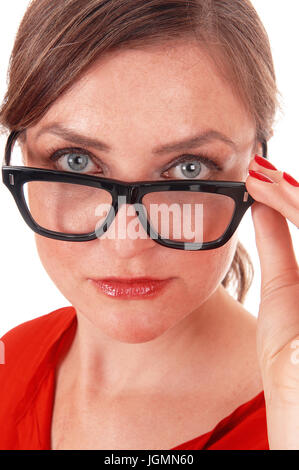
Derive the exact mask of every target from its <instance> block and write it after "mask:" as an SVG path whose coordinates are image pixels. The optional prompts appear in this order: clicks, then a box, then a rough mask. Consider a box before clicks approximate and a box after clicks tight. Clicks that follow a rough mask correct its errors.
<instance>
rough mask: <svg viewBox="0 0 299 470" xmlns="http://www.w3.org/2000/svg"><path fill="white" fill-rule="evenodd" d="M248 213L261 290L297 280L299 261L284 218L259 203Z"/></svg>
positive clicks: (265, 290) (271, 289) (275, 287)
mask: <svg viewBox="0 0 299 470" xmlns="http://www.w3.org/2000/svg"><path fill="white" fill-rule="evenodd" d="M265 184H267V183H265ZM251 213H252V219H253V223H254V228H255V238H256V244H257V249H258V254H259V259H260V268H261V283H262V293H263V294H264V295H266V294H267V295H268V294H269V293H270V291H271V292H272V291H273V290H275V289H277V288H280V287H282V284H283V283H291V282H293V281H295V280H296V281H298V264H297V260H296V256H295V252H294V247H293V243H292V238H291V234H290V230H289V227H288V224H287V221H286V219H285V217H283V215H281V214H280V213H279V212H277V211H276V210H275V209H272V208H270V207H268V206H267V205H264V204H262V203H260V202H255V203H254V204H253V205H252V207H251Z"/></svg>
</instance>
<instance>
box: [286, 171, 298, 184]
mask: <svg viewBox="0 0 299 470" xmlns="http://www.w3.org/2000/svg"><path fill="white" fill-rule="evenodd" d="M282 176H283V177H284V179H285V180H286V181H287V182H288V183H290V184H291V185H292V186H297V187H298V186H299V183H298V181H296V180H295V179H294V178H293V177H292V176H291V175H289V174H288V173H285V172H283V174H282Z"/></svg>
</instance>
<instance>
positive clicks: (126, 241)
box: [99, 203, 158, 258]
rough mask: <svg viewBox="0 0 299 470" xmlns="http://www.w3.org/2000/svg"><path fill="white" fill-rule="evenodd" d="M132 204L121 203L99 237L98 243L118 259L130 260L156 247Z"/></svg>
mask: <svg viewBox="0 0 299 470" xmlns="http://www.w3.org/2000/svg"><path fill="white" fill-rule="evenodd" d="M136 210H138V207H137V208H135V207H134V206H133V205H132V204H126V203H122V204H121V205H120V206H119V209H118V212H117V214H116V216H115V218H114V220H113V222H112V223H111V225H110V226H109V227H108V229H107V231H106V232H105V233H104V234H103V235H102V236H101V237H100V239H99V241H100V243H102V246H103V247H105V249H106V250H107V251H110V253H112V254H113V256H116V257H118V258H131V257H133V256H137V255H138V254H140V253H142V252H143V251H146V250H149V249H151V248H154V247H158V244H157V243H156V242H155V241H154V240H153V239H152V238H150V236H149V235H148V234H147V232H146V230H145V229H144V227H143V225H142V224H141V222H140V220H139V218H138V216H137V214H136Z"/></svg>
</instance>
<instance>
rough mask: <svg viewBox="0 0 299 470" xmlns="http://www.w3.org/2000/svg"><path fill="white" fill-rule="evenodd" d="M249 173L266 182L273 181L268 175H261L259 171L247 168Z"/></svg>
mask: <svg viewBox="0 0 299 470" xmlns="http://www.w3.org/2000/svg"><path fill="white" fill-rule="evenodd" d="M249 174H250V176H252V177H253V178H256V179H258V180H261V181H265V182H266V183H273V181H272V180H271V179H270V178H268V176H266V175H262V174H261V173H258V172H257V171H253V170H249Z"/></svg>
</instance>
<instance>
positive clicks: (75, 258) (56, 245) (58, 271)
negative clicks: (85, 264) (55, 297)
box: [35, 235, 84, 298]
mask: <svg viewBox="0 0 299 470" xmlns="http://www.w3.org/2000/svg"><path fill="white" fill-rule="evenodd" d="M35 241H36V246H37V251H38V254H39V257H40V260H41V262H42V264H43V266H44V268H45V270H46V271H47V273H48V275H49V276H50V278H51V279H52V281H53V282H54V284H55V285H56V287H57V288H58V289H59V290H60V291H61V292H62V294H63V295H66V294H67V295H66V296H67V298H68V297H69V293H70V292H72V291H74V290H75V289H76V287H77V284H78V282H79V275H80V271H79V269H78V267H79V266H80V259H82V258H84V256H83V255H82V254H80V247H79V246H77V247H76V246H74V245H76V243H70V242H64V241H60V240H53V239H50V238H46V237H42V236H39V235H35ZM78 245H81V244H80V243H78ZM81 246H82V245H81Z"/></svg>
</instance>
